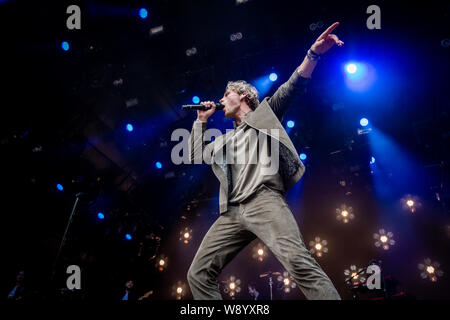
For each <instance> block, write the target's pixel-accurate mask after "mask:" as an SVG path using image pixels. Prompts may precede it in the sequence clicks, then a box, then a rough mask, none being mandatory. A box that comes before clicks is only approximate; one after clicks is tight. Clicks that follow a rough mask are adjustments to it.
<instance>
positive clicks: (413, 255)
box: [0, 0, 450, 300]
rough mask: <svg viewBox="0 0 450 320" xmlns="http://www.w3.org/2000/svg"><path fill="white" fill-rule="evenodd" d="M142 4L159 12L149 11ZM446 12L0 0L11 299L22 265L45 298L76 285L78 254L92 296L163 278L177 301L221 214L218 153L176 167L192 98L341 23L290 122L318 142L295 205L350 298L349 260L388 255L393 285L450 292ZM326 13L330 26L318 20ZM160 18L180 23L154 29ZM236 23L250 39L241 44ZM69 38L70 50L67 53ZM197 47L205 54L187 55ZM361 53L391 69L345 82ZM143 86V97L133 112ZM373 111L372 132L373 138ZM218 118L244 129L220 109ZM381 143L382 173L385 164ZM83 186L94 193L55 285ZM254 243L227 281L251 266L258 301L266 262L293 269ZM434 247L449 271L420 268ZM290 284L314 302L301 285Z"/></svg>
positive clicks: (273, 66)
mask: <svg viewBox="0 0 450 320" xmlns="http://www.w3.org/2000/svg"><path fill="white" fill-rule="evenodd" d="M70 4H78V5H79V6H80V7H81V15H82V16H81V30H68V29H67V28H66V19H67V17H68V14H66V8H67V6H68V5H70ZM371 4H377V5H378V6H380V8H381V30H369V29H367V27H366V19H367V17H368V16H369V15H368V14H367V13H366V8H367V7H368V6H369V5H371ZM141 7H145V8H147V10H148V11H149V16H148V18H147V19H140V18H139V16H138V10H139V8H141ZM449 9H450V8H449V5H448V4H447V5H444V4H431V3H426V4H421V5H420V6H416V5H413V4H412V2H405V3H402V2H395V4H394V3H393V2H392V1H390V2H387V1H379V2H376V3H373V2H364V1H363V2H360V3H350V2H340V1H339V2H331V1H329V2H322V1H320V2H319V1H307V2H299V1H262V0H261V1H260V0H253V1H249V2H247V3H245V4H242V5H236V3H235V1H231V0H227V1H206V0H205V1H193V0H191V1H171V0H164V1H126V2H124V1H71V2H67V1H59V2H58V3H53V2H47V1H39V2H35V1H0V36H1V38H0V39H1V43H2V46H1V47H2V49H1V53H2V57H1V60H0V61H1V62H0V63H1V65H0V70H1V86H0V88H1V89H0V90H1V95H0V99H1V100H0V101H1V102H0V103H1V110H2V116H1V117H0V119H1V125H0V150H1V159H2V166H1V170H2V173H1V176H2V182H3V190H4V191H3V192H2V206H1V210H2V216H3V219H2V220H3V222H2V223H1V226H2V229H3V230H2V231H3V232H2V237H3V240H2V243H3V246H4V249H3V250H2V252H3V259H2V260H3V263H2V264H3V266H4V267H6V272H3V273H2V276H1V281H0V282H1V284H2V288H1V289H2V292H3V294H4V297H5V298H6V296H7V294H8V293H9V291H10V290H11V289H12V288H13V286H14V279H15V276H16V274H17V272H18V271H20V270H25V274H26V284H27V287H28V288H29V289H30V291H31V292H32V294H31V295H30V298H34V299H46V298H49V299H50V298H52V297H53V298H54V297H55V296H56V297H60V296H59V292H60V291H59V290H58V289H60V288H64V287H65V278H66V276H67V275H66V274H65V268H66V267H67V266H68V265H70V264H78V265H80V266H81V267H82V290H81V296H82V297H83V298H86V299H92V300H95V299H101V298H105V299H109V300H113V299H118V297H120V296H121V295H122V294H123V285H124V283H125V281H126V280H128V279H134V280H135V281H136V287H137V291H138V293H139V294H143V293H145V292H148V291H149V290H153V292H154V293H153V295H151V296H150V298H152V299H174V297H173V296H172V295H171V293H172V287H173V286H174V285H175V284H176V283H177V282H178V281H181V282H184V283H185V284H186V273H187V270H188V268H189V265H190V263H191V261H192V258H193V256H194V254H195V252H196V250H197V248H198V246H199V244H200V241H201V239H202V238H203V236H204V234H205V233H206V231H207V230H208V228H209V226H210V225H211V224H212V223H213V221H214V220H215V219H216V218H217V217H218V182H217V180H216V179H215V177H214V175H213V174H212V171H211V170H210V168H208V167H207V166H206V165H202V166H198V165H196V166H193V165H184V164H183V165H174V164H173V163H172V162H171V159H170V154H171V150H172V148H173V147H174V146H175V145H176V143H177V142H175V141H171V134H172V132H173V131H174V130H175V129H177V128H184V129H187V130H190V128H191V125H192V122H193V121H194V120H195V117H196V115H195V112H189V111H182V110H181V108H180V106H181V105H182V104H186V103H191V102H192V101H191V99H192V96H194V95H197V96H199V97H200V98H201V99H202V100H215V101H218V100H219V99H220V98H221V97H222V95H223V92H224V88H225V86H226V83H227V81H230V80H237V79H245V80H247V81H253V80H254V79H257V78H259V77H262V76H265V75H268V74H269V73H271V72H276V73H277V74H278V80H277V82H275V83H274V84H273V85H272V86H271V87H270V88H268V92H267V94H266V95H271V94H272V93H273V92H274V91H275V90H276V88H277V87H278V86H279V85H280V84H281V83H283V82H284V81H286V80H287V79H288V78H289V76H290V74H291V73H292V72H293V71H294V69H295V68H296V67H297V66H298V65H299V64H300V63H301V62H302V60H303V58H304V56H305V53H306V51H307V49H308V48H309V47H310V46H311V44H312V43H313V42H314V41H315V39H316V38H317V37H318V36H319V35H320V34H321V33H322V32H323V31H324V30H325V29H326V28H327V27H328V26H329V25H331V24H332V23H333V22H335V21H339V22H340V26H339V27H338V28H337V29H336V30H335V31H334V33H336V34H337V35H338V36H339V38H340V39H341V40H343V41H344V42H345V45H344V46H343V47H342V48H338V47H334V48H332V49H331V50H330V51H329V52H327V53H326V54H325V55H324V56H323V57H322V59H321V60H320V61H319V63H318V65H317V67H316V70H315V71H314V74H313V76H312V81H311V83H310V87H309V88H308V93H307V95H306V96H305V97H304V98H303V99H302V100H301V101H298V102H297V103H296V104H295V106H293V107H291V109H290V110H289V111H288V113H287V114H286V116H285V117H284V119H283V125H285V124H286V121H287V120H295V127H294V128H292V129H291V130H290V136H291V138H292V140H293V142H294V144H295V146H296V148H297V150H298V151H299V152H304V153H306V154H307V156H308V158H307V159H306V161H305V165H306V168H307V170H306V173H305V176H304V177H303V178H302V180H301V181H300V182H299V183H298V184H297V185H296V186H295V187H294V188H293V189H292V190H290V191H289V193H288V195H287V198H288V202H289V204H290V206H291V208H292V211H293V214H294V216H295V217H296V219H297V221H298V223H299V227H300V231H301V232H302V235H303V237H304V239H305V242H306V245H307V246H308V243H309V241H310V240H313V239H314V238H315V237H316V236H319V237H321V238H322V239H326V240H327V241H328V249H329V252H328V253H327V254H325V255H324V256H323V257H321V258H317V260H318V262H319V263H320V265H321V266H322V267H323V269H324V270H325V272H326V273H327V274H328V275H329V277H330V278H331V279H332V281H333V283H334V284H335V286H336V288H337V289H338V291H339V293H340V294H341V295H342V297H343V298H345V299H350V298H351V295H350V293H349V291H348V289H347V286H346V285H345V284H344V280H345V276H344V273H343V272H344V270H345V269H348V268H349V266H350V265H352V264H355V265H357V266H358V267H363V266H365V265H367V264H369V262H370V261H372V260H374V259H375V260H381V261H382V267H383V273H384V274H386V275H390V276H392V277H394V278H395V279H397V280H398V281H399V283H400V285H399V287H397V288H396V290H395V291H396V292H401V291H403V292H405V293H407V294H408V296H409V297H414V298H417V299H444V298H445V299H448V298H449V297H450V296H449V292H450V290H449V289H450V287H449V282H448V270H449V269H448V266H449V264H450V261H449V257H448V252H449V237H450V226H449V189H448V182H449V179H448V178H449V170H448V160H449V159H448V154H449V152H448V138H449V125H448V124H449V114H448V111H449V109H448V108H449V101H450V100H449V94H448V92H449V89H450V87H449V76H448V70H449V59H448V57H449V50H450V49H449V47H448V38H450V33H449V31H450V30H449V21H450V19H449ZM318 22H322V24H323V27H321V28H318V29H315V30H311V24H316V23H318ZM159 25H163V26H164V32H163V33H162V34H158V35H155V36H150V35H149V30H150V28H153V27H155V26H159ZM236 32H241V33H242V34H243V38H242V39H241V40H239V41H235V42H231V41H230V38H229V36H230V34H232V33H236ZM444 39H447V42H445V41H443V40H444ZM62 41H69V43H70V50H69V51H63V50H61V42H62ZM192 47H196V48H197V54H196V55H194V56H192V57H188V56H186V53H185V52H186V50H187V49H189V48H192ZM350 60H361V61H366V62H367V63H369V64H371V65H373V66H374V67H375V69H376V70H377V79H376V81H375V82H374V83H373V85H372V87H371V88H370V89H369V90H367V91H365V92H357V93H355V92H352V91H351V90H349V89H348V88H347V87H346V86H345V81H344V77H345V75H344V73H343V71H342V69H343V65H344V64H345V63H346V62H347V61H350ZM119 79H121V80H122V81H121V84H119V85H115V84H114V81H117V80H119ZM262 98H263V97H261V99H262ZM131 99H137V101H138V103H137V105H134V106H130V107H127V101H129V100H131ZM363 116H365V117H367V118H368V119H369V120H370V123H371V125H372V126H373V129H374V131H373V132H371V133H369V134H367V135H358V134H357V129H358V127H359V119H360V118H361V117H363ZM127 123H132V124H133V126H134V131H133V132H128V131H126V130H125V125H126V124H127ZM209 125H210V127H216V128H220V129H221V130H223V131H224V130H225V128H232V122H231V121H230V120H224V119H223V114H222V113H221V112H218V113H217V114H215V115H214V116H213V117H212V118H211V120H210V121H209ZM375 132H377V134H378V135H375ZM372 133H373V135H372V136H371V134H372ZM380 134H381V135H382V136H384V137H385V140H383V141H384V142H386V141H387V142H389V143H388V145H389V148H388V147H387V145H386V144H383V143H384V142H383V141H381V142H380V139H381V138H380ZM376 147H378V148H376ZM374 148H376V150H377V151H378V153H379V154H377V155H376V159H377V162H376V164H377V166H378V167H377V168H376V170H375V169H374V168H373V167H371V166H370V165H369V160H370V158H371V156H372V155H373V150H374ZM392 150H394V152H391V151H392ZM156 161H160V162H161V163H162V169H160V170H159V169H157V168H156V167H155V162H156ZM342 181H345V186H342V185H341V184H340V182H342ZM57 183H61V184H62V185H63V186H64V190H63V191H62V192H60V191H58V190H57V189H56V184H57ZM77 192H84V193H85V195H84V196H83V197H82V198H81V201H80V203H79V205H78V207H77V210H76V213H75V216H74V219H73V221H72V224H71V226H70V229H69V234H68V238H67V241H66V244H65V246H64V248H63V252H62V255H61V258H60V260H59V263H58V265H57V273H56V278H55V280H54V281H53V282H52V281H51V272H52V264H53V262H54V260H55V257H56V254H57V251H58V248H59V245H60V241H61V237H62V235H63V232H64V230H65V228H66V225H67V221H68V218H69V215H70V213H71V210H72V206H73V204H74V201H75V194H76V193H77ZM406 195H413V196H415V197H417V199H418V201H417V202H420V203H421V206H420V208H418V209H417V211H416V212H415V213H414V214H411V212H408V211H406V210H404V209H402V206H401V199H402V198H403V197H404V196H406ZM343 203H345V204H347V205H349V206H351V207H352V208H353V212H354V214H355V219H353V220H352V221H350V222H349V223H348V224H345V225H344V224H342V223H341V222H339V221H337V220H336V218H335V217H336V213H335V210H336V208H338V207H339V206H340V205H341V204H343ZM98 212H103V213H104V214H105V219H104V220H98V219H97V213H98ZM185 227H190V228H192V230H193V239H192V241H191V242H190V243H189V244H187V245H186V244H183V243H182V242H180V241H179V240H178V238H179V235H180V231H181V230H183V229H184V228H185ZM381 228H385V229H386V230H388V231H392V232H393V233H394V239H395V240H396V244H395V245H394V246H392V247H391V248H390V249H389V250H388V251H384V250H382V249H381V248H376V247H375V246H374V240H373V237H372V236H373V233H375V232H378V230H379V229H381ZM126 233H129V234H131V235H132V237H133V238H132V240H129V241H127V240H125V238H124V235H125V234H126ZM256 243H257V242H255V243H252V244H251V245H250V246H249V247H248V248H246V249H245V250H243V252H241V253H240V254H239V255H238V256H237V258H236V259H235V260H234V261H233V262H232V263H230V265H229V266H227V267H226V268H225V270H224V271H223V273H222V275H221V276H220V278H219V280H220V281H225V280H226V279H228V278H229V276H230V275H232V274H233V275H236V276H237V277H238V278H240V279H241V280H242V284H243V285H242V290H243V291H242V293H241V294H240V295H239V296H238V298H241V299H246V298H248V294H247V288H246V284H247V283H248V282H255V283H256V284H257V286H258V287H259V289H260V291H262V292H263V294H264V295H266V296H267V295H268V291H267V290H268V285H267V281H266V280H267V279H260V278H259V275H260V274H262V273H264V272H266V271H269V270H272V271H282V266H281V265H280V264H279V263H278V261H276V259H275V258H274V257H273V256H272V255H271V253H269V256H268V259H266V260H265V261H263V262H262V263H258V262H257V261H255V260H254V259H252V257H251V255H252V249H253V247H254V245H255V244H256ZM161 254H164V255H165V256H167V257H168V268H167V270H165V271H163V272H159V271H157V270H156V268H155V264H156V262H157V258H158V257H159V256H160V255H161ZM427 257H429V258H431V260H432V261H439V262H440V263H441V267H440V269H441V270H442V271H443V272H444V275H443V276H442V277H439V279H438V281H437V282H435V283H432V282H430V281H429V280H427V279H425V280H423V279H421V277H420V271H419V269H418V268H417V264H418V263H421V262H423V260H424V259H425V258H427ZM274 295H275V298H276V299H298V298H303V295H302V294H301V293H300V291H299V290H298V289H295V290H294V291H293V292H292V293H290V294H288V295H283V294H282V292H281V291H280V290H275V293H274ZM185 298H191V295H190V293H189V292H188V293H187V295H186V296H185Z"/></svg>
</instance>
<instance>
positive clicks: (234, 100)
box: [220, 89, 245, 118]
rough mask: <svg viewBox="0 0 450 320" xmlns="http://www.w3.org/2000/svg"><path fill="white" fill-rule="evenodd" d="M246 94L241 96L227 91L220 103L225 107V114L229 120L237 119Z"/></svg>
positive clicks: (232, 91)
mask: <svg viewBox="0 0 450 320" xmlns="http://www.w3.org/2000/svg"><path fill="white" fill-rule="evenodd" d="M244 97H245V94H241V95H239V94H238V93H237V92H236V91H234V90H231V89H227V91H225V94H224V95H223V98H222V99H220V103H221V104H223V105H224V108H223V113H225V117H227V118H235V117H236V114H237V112H238V111H239V108H240V106H241V101H242V100H243V99H244Z"/></svg>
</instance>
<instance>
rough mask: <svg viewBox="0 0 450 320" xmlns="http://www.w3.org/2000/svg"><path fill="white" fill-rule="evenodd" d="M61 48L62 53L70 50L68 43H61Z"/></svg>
mask: <svg viewBox="0 0 450 320" xmlns="http://www.w3.org/2000/svg"><path fill="white" fill-rule="evenodd" d="M61 48H62V49H63V50H64V51H68V50H69V48H70V46H69V43H68V42H67V41H63V42H62V43H61Z"/></svg>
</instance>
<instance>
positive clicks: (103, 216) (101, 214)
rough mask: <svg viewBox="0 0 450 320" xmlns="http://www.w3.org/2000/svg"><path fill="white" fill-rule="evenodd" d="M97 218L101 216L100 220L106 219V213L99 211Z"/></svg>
mask: <svg viewBox="0 0 450 320" xmlns="http://www.w3.org/2000/svg"><path fill="white" fill-rule="evenodd" d="M97 218H99V219H100V220H103V219H105V215H104V214H103V213H101V212H99V213H97Z"/></svg>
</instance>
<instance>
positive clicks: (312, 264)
mask: <svg viewBox="0 0 450 320" xmlns="http://www.w3.org/2000/svg"><path fill="white" fill-rule="evenodd" d="M338 25H339V23H338V22H336V23H334V24H333V25H331V26H330V27H329V28H328V29H327V30H326V31H325V32H324V33H322V34H321V35H320V37H319V38H318V39H317V40H316V41H315V42H314V44H313V45H312V46H311V48H310V49H309V50H308V52H307V54H306V57H305V58H304V60H303V62H302V64H301V65H300V66H299V67H298V68H297V69H296V70H295V71H294V73H293V74H292V76H291V77H290V79H289V80H288V81H287V82H286V83H284V84H283V85H281V86H280V87H279V88H278V90H277V91H276V92H275V94H274V95H273V96H272V97H270V98H265V99H264V100H263V101H262V102H261V103H260V102H259V100H258V92H257V91H256V89H255V87H253V86H252V85H250V84H248V83H247V82H245V81H233V82H229V83H228V85H227V87H226V91H225V94H224V96H223V98H222V99H221V100H220V103H221V104H222V105H223V106H224V109H223V112H224V114H225V116H226V117H227V118H233V119H235V122H234V123H233V124H234V130H231V131H229V132H227V133H226V134H224V135H221V136H219V137H217V138H216V139H215V140H214V141H213V142H211V143H209V144H208V145H205V143H204V140H205V139H204V133H205V131H206V123H207V120H208V118H209V117H210V116H211V115H212V114H213V113H214V112H215V110H216V105H215V104H214V102H211V101H207V102H202V103H201V104H202V105H204V106H206V107H209V108H210V109H208V110H201V111H200V110H198V111H197V120H196V121H195V122H194V124H193V128H192V131H191V135H190V139H189V148H190V161H191V163H198V155H200V156H202V157H204V158H206V157H209V158H210V159H212V160H211V166H212V169H213V171H214V173H215V175H216V176H217V178H218V179H219V182H220V193H219V208H220V216H219V218H218V219H217V220H216V221H215V222H214V224H213V225H212V226H211V228H210V229H209V231H208V232H207V234H206V235H205V237H204V239H203V241H202V243H201V245H200V247H199V249H198V251H197V253H196V255H195V257H194V260H193V262H192V264H191V266H190V268H189V271H188V281H189V285H190V288H191V291H192V294H193V297H194V299H199V300H206V299H215V300H220V299H222V297H221V294H220V290H219V287H218V285H217V282H216V279H217V277H218V275H219V274H220V272H221V271H222V269H223V268H224V267H225V266H226V265H227V264H228V263H229V262H230V261H231V260H232V259H233V258H234V257H235V256H236V255H237V254H238V253H239V252H240V251H241V250H242V249H243V248H244V247H245V246H246V245H247V244H249V243H250V242H251V241H253V240H254V239H255V238H256V237H258V238H259V239H260V240H261V241H263V242H264V243H265V245H266V246H267V247H268V248H269V249H270V250H271V251H272V253H273V254H274V255H275V257H276V258H277V259H278V260H279V261H280V263H281V264H282V265H283V266H284V267H285V268H286V270H287V271H288V272H289V274H290V275H291V276H292V277H293V278H294V280H295V281H296V283H297V284H298V286H299V287H300V289H301V290H302V292H303V293H304V295H305V296H306V298H307V299H328V300H331V299H333V300H334V299H340V296H339V294H338V292H337V291H336V289H335V287H334V286H333V284H332V283H331V281H330V279H329V278H328V276H327V275H326V274H325V273H324V271H323V270H322V268H321V267H320V266H319V264H318V263H317V262H316V261H315V260H314V258H313V257H312V256H311V254H310V253H309V251H308V249H307V248H306V247H305V244H304V242H303V238H302V235H301V234H300V231H299V228H298V225H297V223H296V221H295V219H294V216H293V215H292V212H291V210H290V209H289V206H288V204H287V203H286V200H285V194H286V192H287V191H288V190H289V189H290V188H291V187H292V186H293V185H294V184H295V183H297V181H298V180H300V178H301V176H302V175H303V173H304V171H305V167H304V165H303V163H302V162H301V161H300V159H299V156H298V153H297V151H296V149H295V147H294V145H293V143H292V142H291V140H290V139H289V136H288V134H287V133H286V131H285V130H284V128H283V126H282V125H281V123H280V122H281V119H282V117H283V114H284V113H285V111H286V109H287V108H288V107H289V105H290V104H291V102H292V101H293V100H294V99H295V98H296V97H298V96H300V95H302V94H304V93H305V92H306V86H307V84H308V82H309V80H310V77H311V74H312V72H313V70H314V68H315V66H316V64H317V61H318V60H319V58H320V55H322V54H323V53H325V52H327V51H328V50H329V49H330V48H331V47H333V45H335V44H337V45H338V46H342V45H343V44H344V43H343V42H342V41H341V40H339V39H338V37H337V36H336V35H334V34H331V32H332V31H333V30H334V29H335V28H336V27H337V26H338ZM254 132H257V133H258V135H262V136H264V137H265V139H266V141H265V143H262V144H255V143H252V134H254ZM269 140H270V141H271V142H273V141H275V142H276V143H277V144H276V146H277V148H276V149H277V151H278V152H277V153H276V152H275V150H274V147H273V145H272V144H269V143H268V141H269ZM258 141H259V140H258ZM253 142H254V139H253ZM230 144H231V145H232V148H229V147H228V146H229V145H230ZM225 145H226V146H227V148H225ZM271 146H272V147H271ZM225 149H232V150H225ZM230 151H231V153H232V154H233V155H234V156H236V158H240V159H242V156H243V157H244V159H259V160H261V159H262V158H264V157H266V158H270V159H271V161H273V160H275V161H276V162H277V170H276V171H275V172H270V170H267V165H266V164H264V163H263V162H262V161H256V162H251V161H247V162H242V161H230V158H229V157H228V156H227V157H225V156H223V152H226V153H228V152H230ZM274 154H276V155H277V156H276V157H274V156H273V155H274ZM246 156H247V158H245V157H246ZM274 158H275V159H274ZM233 159H234V158H233ZM205 161H206V160H205Z"/></svg>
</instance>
